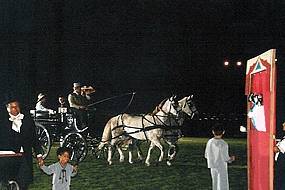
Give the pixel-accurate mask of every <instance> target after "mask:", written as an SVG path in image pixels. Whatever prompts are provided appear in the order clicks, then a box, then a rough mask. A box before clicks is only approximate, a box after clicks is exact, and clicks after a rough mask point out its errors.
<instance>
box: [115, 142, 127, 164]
mask: <svg viewBox="0 0 285 190" xmlns="http://www.w3.org/2000/svg"><path fill="white" fill-rule="evenodd" d="M116 148H117V150H118V152H119V155H120V162H124V160H125V156H124V153H123V151H122V149H121V147H120V146H118V145H116Z"/></svg>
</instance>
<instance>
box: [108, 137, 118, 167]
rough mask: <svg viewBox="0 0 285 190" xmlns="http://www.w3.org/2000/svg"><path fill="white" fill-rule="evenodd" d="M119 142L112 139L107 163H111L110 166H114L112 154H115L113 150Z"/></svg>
mask: <svg viewBox="0 0 285 190" xmlns="http://www.w3.org/2000/svg"><path fill="white" fill-rule="evenodd" d="M116 142H117V140H116V139H112V140H111V143H110V145H109V147H108V158H107V161H108V163H109V165H112V156H113V155H112V154H113V150H114V148H115V144H116Z"/></svg>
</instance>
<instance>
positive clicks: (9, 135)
mask: <svg viewBox="0 0 285 190" xmlns="http://www.w3.org/2000/svg"><path fill="white" fill-rule="evenodd" d="M5 104H6V111H7V112H6V114H5V113H3V114H1V119H0V120H1V121H0V123H1V125H0V150H6V151H13V152H15V153H21V155H22V156H21V157H20V158H19V159H9V160H6V162H5V166H6V167H7V168H9V171H13V172H12V174H11V173H10V174H9V175H11V176H12V177H13V178H15V179H16V181H17V182H18V184H19V186H20V189H21V190H25V189H28V186H29V184H31V183H32V181H33V160H32V159H33V156H32V149H34V152H35V153H36V155H37V159H38V162H39V163H40V162H42V161H43V159H42V152H43V151H42V148H41V145H40V142H39V140H38V138H37V136H36V131H35V124H34V121H33V120H32V118H31V117H30V115H29V114H23V113H22V112H21V108H20V104H19V102H18V100H15V99H12V100H9V101H7V102H5ZM0 169H1V168H0Z"/></svg>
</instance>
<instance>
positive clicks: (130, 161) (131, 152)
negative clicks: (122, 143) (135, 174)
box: [129, 149, 134, 164]
mask: <svg viewBox="0 0 285 190" xmlns="http://www.w3.org/2000/svg"><path fill="white" fill-rule="evenodd" d="M129 163H130V164H133V163H134V162H133V150H130V149H129Z"/></svg>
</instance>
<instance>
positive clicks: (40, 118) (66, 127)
mask: <svg viewBox="0 0 285 190" xmlns="http://www.w3.org/2000/svg"><path fill="white" fill-rule="evenodd" d="M30 112H31V115H32V117H33V118H34V121H35V125H36V134H37V136H38V138H39V140H40V143H41V146H42V148H43V150H44V155H43V158H46V157H47V156H48V154H49V152H50V149H51V146H52V144H53V143H54V142H57V143H59V145H60V146H65V147H69V148H71V150H72V155H71V160H73V161H75V162H81V161H83V160H84V159H85V157H86V156H87V154H88V152H89V151H91V153H92V154H93V155H94V156H95V157H96V158H100V157H102V156H104V155H106V153H104V152H105V149H103V150H98V148H97V147H98V145H99V143H100V136H99V135H98V134H101V133H97V132H98V131H97V132H96V130H94V127H93V126H92V120H93V118H94V110H88V111H87V120H88V121H87V122H86V124H87V125H85V126H84V127H83V126H81V125H79V124H78V123H79V122H78V121H77V120H78V119H77V116H76V115H75V113H74V112H70V111H68V110H67V109H66V108H59V109H58V112H57V113H56V114H49V112H42V111H35V110H31V111H30Z"/></svg>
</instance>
